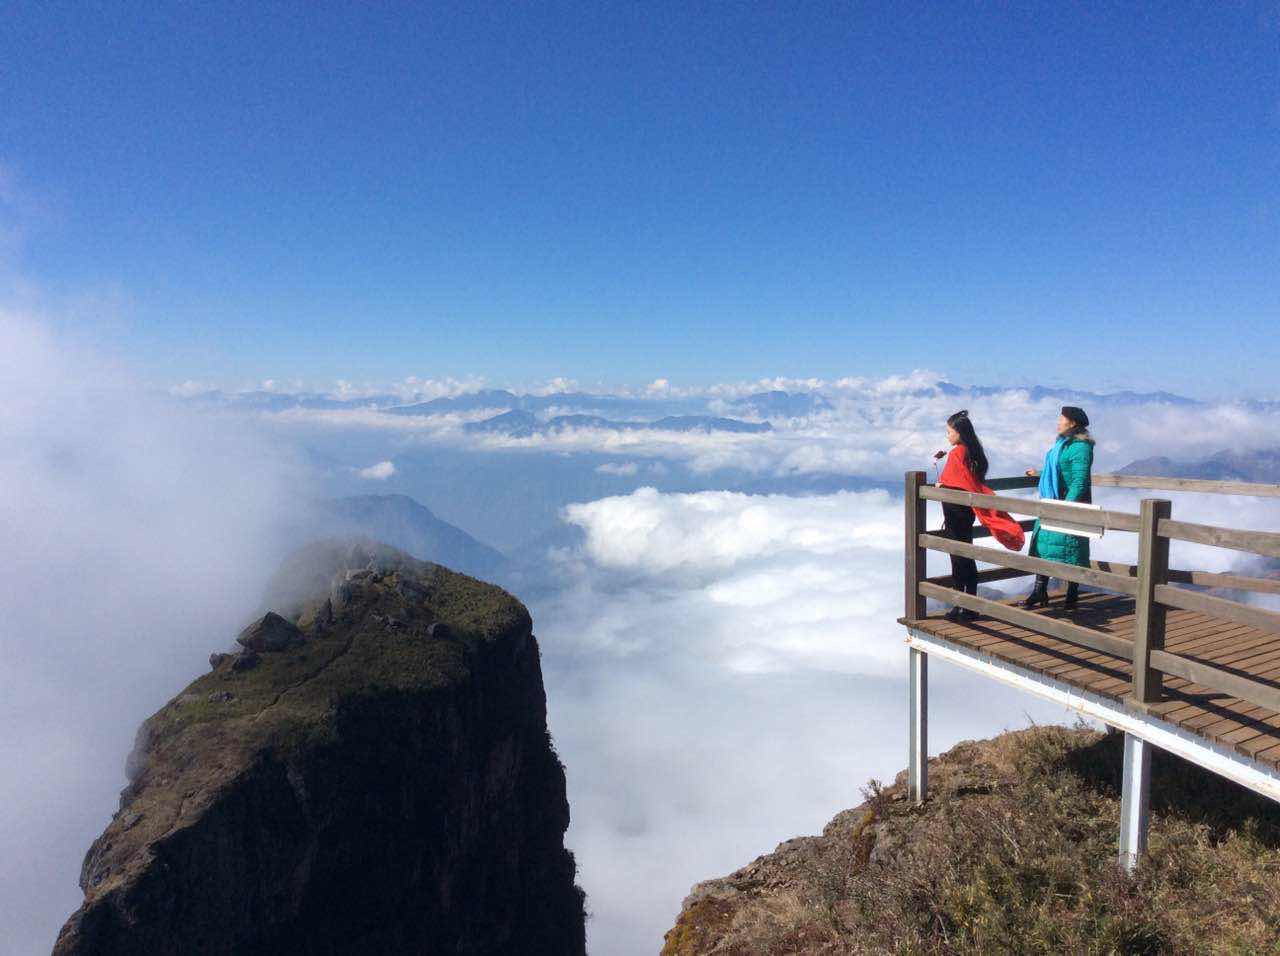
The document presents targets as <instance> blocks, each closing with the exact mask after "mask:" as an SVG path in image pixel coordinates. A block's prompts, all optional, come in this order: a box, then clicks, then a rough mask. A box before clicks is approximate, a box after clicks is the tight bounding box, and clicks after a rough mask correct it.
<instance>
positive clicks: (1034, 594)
mask: <svg viewBox="0 0 1280 956" xmlns="http://www.w3.org/2000/svg"><path fill="white" fill-rule="evenodd" d="M1048 605H1049V586H1048V585H1047V584H1037V585H1036V586H1035V587H1034V588H1033V589H1032V591H1031V593H1030V594H1028V595H1027V599H1026V600H1025V601H1023V602H1022V606H1023V607H1025V608H1033V607H1047V606H1048Z"/></svg>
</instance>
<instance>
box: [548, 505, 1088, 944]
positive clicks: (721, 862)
mask: <svg viewBox="0 0 1280 956" xmlns="http://www.w3.org/2000/svg"><path fill="white" fill-rule="evenodd" d="M566 518H567V520H569V521H570V522H572V523H574V524H576V525H578V526H579V527H581V528H582V530H583V532H584V536H585V539H584V543H583V545H582V547H581V548H580V549H577V550H569V551H560V552H553V554H552V558H553V559H554V561H555V573H556V574H557V575H558V576H559V577H560V580H561V581H562V583H563V587H562V588H561V589H560V590H559V591H557V592H556V593H555V594H553V595H550V596H547V597H545V598H543V599H541V600H537V601H534V602H533V607H532V610H533V612H534V622H535V625H536V627H537V632H538V634H539V639H540V641H541V643H542V648H543V662H544V667H545V669H546V672H547V686H548V701H549V707H550V710H551V724H552V729H553V731H554V732H555V735H556V741H557V746H558V747H559V749H560V753H561V755H562V756H563V757H564V759H565V763H566V765H567V768H568V775H569V785H570V802H571V806H572V808H573V820H574V822H573V825H572V828H571V830H570V843H571V845H572V847H573V849H574V851H575V852H576V853H577V854H578V858H579V864H580V867H581V873H582V880H583V885H584V886H585V887H586V889H587V892H588V904H589V907H590V909H591V912H592V913H593V919H592V922H591V923H590V933H591V945H592V949H593V951H595V952H609V953H617V954H640V953H652V952H655V951H656V950H657V949H659V948H660V946H661V934H662V932H663V931H664V930H665V929H667V928H669V927H670V926H671V924H672V922H673V921H674V919H675V916H676V912H677V910H678V908H679V904H680V900H681V899H682V898H683V896H684V895H685V894H686V893H687V892H688V890H689V889H690V887H691V886H692V885H693V884H694V883H695V882H697V881H698V880H701V879H706V878H708V877H711V876H716V875H721V874H724V873H726V872H728V871H730V870H732V869H735V868H737V867H738V866H741V865H743V864H744V863H746V862H748V861H750V860H751V859H752V858H753V857H754V856H756V855H757V854H759V853H763V852H767V851H769V850H771V849H772V848H773V847H774V846H775V845H776V844H777V843H778V842H780V841H782V840H784V839H788V838H790V837H792V836H797V835H801V834H805V833H814V832H818V831H819V830H820V829H821V827H822V826H823V824H825V823H826V822H827V820H828V819H830V817H831V816H833V815H834V814H835V813H836V812H837V811H839V810H841V809H844V808H846V807H850V806H854V805H856V804H857V803H858V802H860V800H861V796H860V794H859V788H860V787H861V786H863V785H864V784H865V783H866V782H867V780H868V779H869V778H871V777H879V778H886V777H891V776H892V775H893V774H894V773H896V772H897V771H898V770H899V769H901V768H902V766H903V765H904V763H905V754H906V700H905V696H904V695H905V689H904V688H905V682H904V677H905V674H906V650H905V648H904V646H903V632H902V628H901V627H900V626H899V625H898V624H897V623H896V618H897V617H898V616H899V615H900V614H901V612H902V579H901V574H902V543H901V534H902V531H901V527H902V526H901V521H902V503H901V500H896V501H895V500H894V499H892V498H891V497H890V496H889V495H887V494H885V493H883V492H865V493H849V492H842V493H839V494H833V495H823V496H814V497H805V498H795V497H787V496H780V495H772V496H749V495H742V494H734V493H727V492H714V491H712V492H699V493H693V494H660V493H658V492H656V491H654V490H653V489H649V488H644V489H640V490H638V491H636V492H635V493H633V494H628V495H620V496H615V497H610V498H605V499H602V500H598V501H593V502H590V503H585V504H579V505H573V506H570V507H569V508H568V509H567V510H566ZM933 570H934V571H935V572H937V571H941V570H942V568H941V567H938V568H934V569H933ZM1028 715H1031V716H1033V717H1034V718H1035V719H1037V720H1039V721H1049V720H1062V719H1065V718H1066V714H1065V712H1064V711H1062V710H1061V709H1059V708H1056V707H1051V706H1048V705H1045V704H1041V703H1038V702H1037V701H1035V700H1033V699H1031V698H1027V697H1021V696H1019V695H1015V694H1013V693H1012V692H1006V691H1003V690H1001V689H1000V688H999V687H994V686H990V685H989V683H984V682H980V681H979V680H978V679H976V678H970V677H968V676H966V675H965V674H963V673H962V672H957V671H948V670H947V669H946V668H939V669H938V673H937V675H936V677H935V692H934V699H933V709H932V716H931V727H932V728H933V734H934V738H933V746H934V749H935V750H937V749H941V748H944V747H947V746H949V745H950V744H952V743H954V742H956V741H958V740H960V739H964V738H966V737H975V736H987V735H990V734H992V733H994V732H998V731H999V730H1002V729H1004V728H1006V727H1013V726H1024V725H1025V723H1026V720H1027V717H1028Z"/></svg>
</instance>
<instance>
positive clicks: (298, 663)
mask: <svg viewBox="0 0 1280 956" xmlns="http://www.w3.org/2000/svg"><path fill="white" fill-rule="evenodd" d="M269 606H270V608H271V613H267V614H265V615H264V616H263V617H262V618H261V619H260V620H258V621H256V622H255V623H254V624H252V625H250V627H248V628H246V629H245V631H244V632H242V633H241V635H240V637H239V638H238V641H239V644H240V645H241V648H240V651H239V652H238V653H235V654H215V655H213V656H212V657H211V659H210V662H211V664H212V670H211V672H210V673H208V674H206V675H205V676H203V677H201V678H199V679H198V680H196V681H194V682H193V683H192V684H191V685H190V686H188V687H187V688H186V689H185V690H184V691H183V692H182V693H180V694H179V695H178V696H177V697H175V698H174V699H173V700H171V701H170V702H169V703H168V704H166V705H165V706H164V707H163V708H161V710H160V711H159V712H158V713H156V714H155V715H153V716H152V717H151V718H149V719H148V720H147V721H146V722H145V723H144V724H143V726H142V728H141V729H140V730H139V733H138V741H137V746H136V748H135V750H134V753H133V754H132V755H131V756H130V759H129V766H128V775H129V785H128V787H127V788H126V789H125V790H124V791H123V793H122V794H121V803H120V809H119V811H118V812H117V813H116V815H115V817H114V818H113V819H112V821H111V824H110V825H109V826H108V827H107V829H106V831H105V832H104V833H103V834H102V835H101V836H100V837H99V838H98V839H97V840H96V841H95V842H94V844H93V846H92V847H91V849H90V850H89V853H88V855H87V857H86V858H85V862H84V867H83V871H82V874H81V881H80V884H81V887H82V888H83V889H84V893H85V901H84V905H83V906H82V907H81V908H80V909H79V910H78V911H77V912H76V913H75V914H74V915H73V916H72V917H71V918H70V919H69V920H68V921H67V924H66V926H65V927H64V928H63V930H62V932H61V934H60V935H59V937H58V941H57V944H56V946H55V948H54V953H55V956H72V954H76V956H81V954H83V956H88V954H94V956H109V954H117V953H119V954H124V953H143V952H145V953H154V954H166V953H175V954H176V953H184V954H190V953H237V954H240V953H244V954H251V953H267V952H271V953H309V954H329V953H333V954H336V953H353V952H371V953H372V952H396V953H426V952H432V953H435V952H449V953H477V954H479V953H530V954H539V953H548V954H550V953H555V954H563V953H569V954H573V953H583V952H584V950H585V946H584V914H583V897H582V893H581V891H580V890H579V889H578V888H577V887H576V886H575V885H574V873H575V869H574V860H573V857H572V855H571V854H570V853H569V851H568V850H566V849H565V847H564V843H563V836H564V832H565V829H566V828H567V826H568V823H569V806H568V803H567V801H566V798H565V778H564V769H563V767H562V766H561V764H560V762H559V760H558V758H557V757H556V755H555V753H554V751H553V749H552V746H551V741H550V737H549V735H548V732H547V726H546V700H545V694H544V690H543V684H542V673H541V668H540V664H539V653H538V645H537V642H536V640H535V639H534V636H533V633H532V630H531V627H532V625H531V621H530V618H529V615H528V612H527V611H526V610H525V608H524V607H523V606H522V605H521V604H520V603H519V602H518V601H516V600H515V599H514V598H512V597H511V596H510V595H508V594H506V593H505V592H504V591H501V590H500V589H498V588H496V587H493V586H491V585H488V584H484V583H482V582H480V581H477V580H475V579H473V578H469V577H465V576H463V575H460V574H455V573H454V572H451V571H449V570H447V569H445V568H443V567H440V566H438V565H434V564H428V563H425V562H421V561H417V560H415V559H413V558H410V557H409V556H407V555H405V554H403V553H401V552H398V551H394V550H393V549H390V548H387V547H385V546H382V545H376V544H374V543H372V542H368V541H365V542H346V541H328V542H322V543H318V544H316V545H313V546H310V547H308V548H307V549H304V550H303V551H302V552H299V553H298V554H297V555H295V556H294V557H293V558H292V559H290V561H288V562H287V563H286V565H285V566H284V568H282V570H281V572H280V573H279V574H278V575H277V577H276V578H275V580H274V581H273V582H272V584H271V587H270V590H269Z"/></svg>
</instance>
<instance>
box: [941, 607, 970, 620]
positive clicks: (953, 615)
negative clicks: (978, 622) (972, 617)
mask: <svg viewBox="0 0 1280 956" xmlns="http://www.w3.org/2000/svg"><path fill="white" fill-rule="evenodd" d="M964 614H965V610H964V608H962V607H960V606H959V605H956V606H955V607H953V608H951V610H949V611H947V613H946V614H944V615H942V616H943V617H945V618H946V619H947V620H948V621H950V622H951V623H953V624H959V623H960V622H961V621H963V620H964Z"/></svg>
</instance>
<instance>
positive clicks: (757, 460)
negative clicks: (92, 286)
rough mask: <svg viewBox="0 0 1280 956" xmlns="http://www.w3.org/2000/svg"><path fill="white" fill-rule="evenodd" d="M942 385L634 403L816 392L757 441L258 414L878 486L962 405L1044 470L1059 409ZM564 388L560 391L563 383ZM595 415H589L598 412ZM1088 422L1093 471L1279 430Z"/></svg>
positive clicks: (1197, 416)
mask: <svg viewBox="0 0 1280 956" xmlns="http://www.w3.org/2000/svg"><path fill="white" fill-rule="evenodd" d="M940 381H943V377H942V376H940V375H939V374H937V373H934V372H927V371H916V372H912V373H910V374H907V375H898V376H889V377H887V378H882V379H863V378H846V379H840V380H836V381H831V382H824V381H821V380H807V379H806V380H795V379H785V380H782V379H779V380H768V381H760V382H753V383H744V384H738V385H718V386H711V387H709V388H703V389H683V390H682V389H677V388H675V387H673V386H671V385H670V383H667V382H665V380H658V381H657V382H654V383H652V384H651V385H650V386H647V387H646V388H644V389H642V390H639V392H638V393H637V394H636V395H633V396H630V397H631V398H632V399H634V400H636V401H641V402H644V401H652V402H654V403H655V405H654V407H655V412H654V414H653V418H659V417H662V415H664V414H666V412H665V411H663V410H660V409H659V406H658V405H657V404H656V403H659V402H664V401H668V400H671V399H673V398H681V399H696V400H697V401H698V402H700V403H701V404H700V405H698V408H700V409H702V410H703V411H705V412H707V413H711V414H721V415H728V416H731V417H736V418H740V419H745V420H753V421H754V420H760V419H759V417H758V415H757V414H756V412H754V411H752V410H751V409H750V408H748V407H745V406H738V405H735V404H734V402H736V401H737V400H739V399H741V398H742V397H743V396H745V395H748V394H752V393H754V392H757V391H759V390H761V389H762V388H765V387H767V386H772V387H783V386H786V387H789V388H792V389H799V390H801V391H811V390H812V389H814V388H820V389H821V394H822V395H823V396H824V399H825V402H826V404H825V405H820V406H819V407H818V408H817V409H816V410H814V411H812V412H810V413H806V414H803V415H799V416H796V415H782V414H779V415H775V416H772V417H767V418H765V419H763V420H766V421H768V422H769V423H770V424H771V425H772V426H773V427H772V430H770V431H767V432H763V433H741V432H729V431H710V432H708V431H673V430H667V429H657V428H651V429H645V428H637V429H629V430H625V431H619V430H615V429H609V428H600V427H595V426H586V427H582V426H579V427H566V428H560V429H557V430H555V431H551V432H545V433H535V434H533V435H529V436H521V437H516V436H511V435H505V434H499V433H493V432H484V433H468V432H466V431H465V430H464V426H465V425H466V424H467V423H470V422H475V421H480V420H483V419H484V418H488V417H491V416H493V415H495V414H498V413H499V412H501V411H504V410H505V409H504V408H490V409H469V410H467V411H465V412H459V411H449V412H442V413H440V414H434V415H414V416H405V415H396V414H390V413H389V412H387V411H385V410H381V409H378V408H373V407H365V408H350V409H309V408H292V409H288V410H284V411H274V412H261V413H259V414H261V415H264V416H267V417H270V418H272V419H274V420H277V421H280V422H284V423H291V424H294V425H299V426H302V425H307V424H316V425H320V426H323V427H327V428H334V429H339V428H355V429H365V430H371V431H375V432H384V433H387V434H388V435H397V436H399V437H400V439H401V440H404V441H408V442H412V443H415V444H419V445H425V446H430V445H433V444H439V445H447V446H449V447H451V448H462V449H473V450H476V451H485V452H493V451H508V452H512V453H544V454H564V453H588V452H589V453H597V454H602V455H607V456H612V457H616V458H617V459H619V462H620V465H619V467H626V463H627V462H629V461H632V460H634V459H636V458H642V459H649V460H658V459H663V460H667V461H670V462H675V463H680V464H683V465H686V466H687V467H689V468H690V469H691V470H692V471H693V472H695V473H700V474H705V473H708V472H711V471H714V470H716V469H722V468H734V469H741V470H743V471H746V472H750V473H754V474H759V475H762V476H790V475H809V474H819V473H834V474H843V475H860V476H869V477H885V476H890V475H900V474H901V473H902V472H903V471H904V470H906V469H908V468H926V469H927V468H928V467H929V464H930V462H931V458H930V455H931V453H932V452H934V451H936V450H937V449H938V448H940V447H942V445H943V428H944V425H943V423H944V421H945V419H946V417H947V416H948V415H949V414H951V413H952V412H954V411H956V409H957V408H958V407H959V406H961V405H965V406H967V407H968V408H969V410H970V414H971V417H972V418H973V420H974V422H975V423H976V425H977V426H978V430H979V433H980V435H981V436H982V439H983V442H984V444H985V445H986V447H987V451H988V455H989V457H990V458H991V461H992V473H993V474H1015V473H1021V471H1022V470H1023V469H1025V468H1026V467H1029V466H1032V465H1038V464H1039V462H1040V460H1041V458H1042V456H1043V454H1044V450H1045V447H1046V446H1047V445H1048V444H1049V443H1050V442H1051V440H1052V437H1053V431H1054V423H1055V421H1056V419H1057V415H1058V409H1059V407H1060V405H1061V404H1062V402H1061V400H1060V399H1057V398H1054V397H1052V396H1044V395H1036V394H1034V393H1033V392H1032V391H1030V390H1028V389H1024V388H1007V389H1000V390H996V391H992V392H990V393H986V394H978V395H968V396H955V395H950V394H947V393H946V392H944V391H942V390H940V389H938V388H937V385H938V383H939V382H940ZM563 384H564V387H565V388H568V387H569V385H570V384H571V383H568V382H566V383H563ZM559 391H562V389H559V388H557V387H554V386H548V387H547V388H545V389H542V390H538V391H536V392H531V393H530V394H538V395H546V394H551V393H554V392H559ZM604 391H606V392H607V391H608V390H607V389H606V390H604ZM615 391H617V390H615ZM622 391H625V390H622ZM575 410H578V411H581V410H582V409H575V406H574V405H573V402H572V400H571V399H570V398H569V397H566V399H565V402H564V404H563V405H561V406H559V407H556V408H548V409H546V410H545V411H544V412H542V413H541V414H542V415H543V417H548V416H550V415H553V414H568V413H572V412H574V411H575ZM590 411H591V412H592V413H594V414H598V410H597V409H590ZM1089 412H1090V414H1091V416H1092V417H1093V419H1094V427H1093V429H1092V430H1093V432H1094V434H1095V437H1096V438H1097V440H1098V445H1097V467H1098V469H1099V470H1100V471H1107V470H1114V469H1116V468H1119V467H1122V466H1124V465H1126V464H1128V463H1129V462H1130V461H1133V460H1135V459H1139V458H1144V457H1148V456H1152V455H1168V454H1170V453H1171V452H1172V453H1173V454H1175V455H1182V456H1186V457H1195V456H1200V455H1207V454H1211V453H1213V452H1216V451H1218V450H1221V449H1224V448H1234V449H1247V448H1256V447H1262V446H1267V445H1274V444H1275V442H1276V440H1277V439H1276V436H1277V433H1278V432H1280V408H1276V407H1273V408H1266V407H1262V406H1249V405H1245V404H1240V403H1235V404H1220V405H1186V404H1176V403H1169V402H1166V401H1162V400H1157V399H1153V400H1149V401H1146V402H1132V401H1125V402H1117V403H1109V404H1104V405H1102V406H1098V405H1094V407H1092V408H1090V409H1089ZM631 417H634V416H631Z"/></svg>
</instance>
